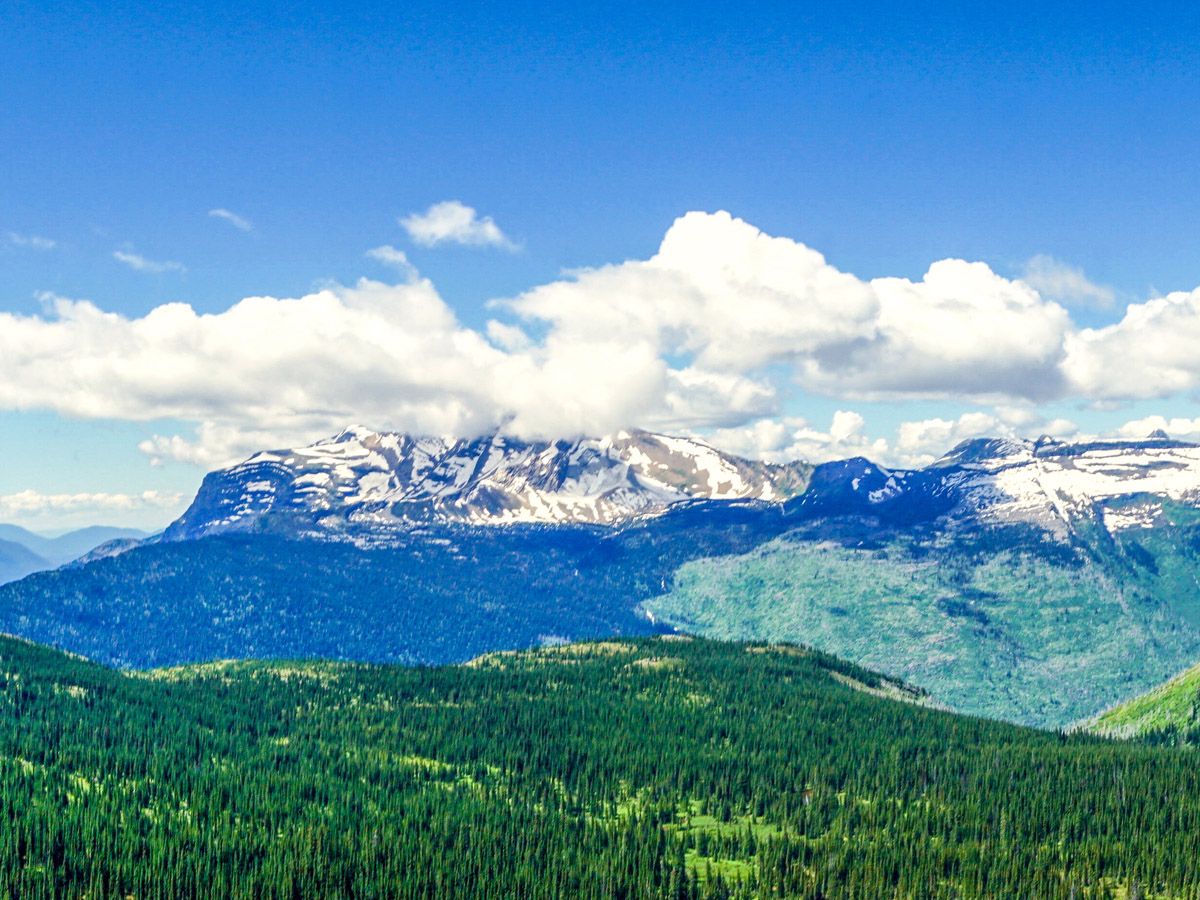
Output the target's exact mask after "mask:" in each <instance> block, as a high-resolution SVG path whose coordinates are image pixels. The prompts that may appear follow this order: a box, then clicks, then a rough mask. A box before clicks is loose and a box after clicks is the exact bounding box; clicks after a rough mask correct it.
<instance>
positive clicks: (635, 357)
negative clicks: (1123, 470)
mask: <svg viewBox="0 0 1200 900" xmlns="http://www.w3.org/2000/svg"><path fill="white" fill-rule="evenodd" d="M846 6H848V5H844V4H806V3H788V4H778V5H776V4H770V3H764V4H756V5H753V6H752V7H747V5H745V4H719V3H688V4H670V3H667V4H662V3H660V4H655V5H647V4H637V5H635V4H590V5H583V4H544V5H541V4H523V3H507V4H466V5H460V6H458V7H447V6H446V5H445V4H433V3H428V4H426V3H420V2H414V3H406V4H394V3H388V4H383V3H369V2H364V3H339V4H331V3H325V4H312V3H288V4H282V3H281V4H271V3H256V2H252V0H251V2H246V3H239V4H232V3H209V4H195V5H186V6H185V5H183V4H170V3H158V4H153V5H151V4H147V3H129V2H105V3H103V4H101V3H98V2H89V3H80V2H70V0H67V2H58V3H54V4H50V3H27V2H22V0H10V2H8V3H5V4H4V5H3V7H2V8H0V111H2V112H3V114H2V115H0V521H11V522H17V523H20V524H23V525H26V526H28V527H32V528H36V529H41V530H44V531H55V530H61V529H64V528H69V527H75V526H79V525H84V524H91V523H97V522H103V523H110V524H124V525H131V526H138V527H145V528H151V529H153V528H158V527H161V526H162V525H164V524H165V523H166V522H168V521H169V520H170V519H171V518H173V517H174V516H175V515H177V514H178V513H179V512H180V511H181V510H182V509H183V508H184V507H185V506H186V504H187V503H188V501H189V500H190V499H191V497H192V495H193V494H194V492H195V490H196V488H197V486H198V484H199V482H200V479H201V478H202V477H203V475H204V473H205V472H206V471H209V470H211V469H213V468H216V467H219V466H222V465H227V464H230V463H232V462H234V461H236V460H238V459H240V458H244V457H245V456H247V455H249V454H250V453H251V452H253V451H255V450H257V449H265V448H268V447H279V446H293V445H296V444H302V443H307V442H310V441H312V440H316V439H318V438H320V437H323V436H327V435H329V434H333V433H336V432H337V431H339V430H340V429H341V428H342V427H344V426H346V425H349V424H364V425H367V426H369V427H373V428H378V429H394V430H408V431H423V432H429V433H438V434H462V435H469V434H479V433H484V432H487V431H491V430H496V429H500V430H504V431H506V432H510V433H514V434H518V435H522V436H527V437H571V436H577V435H581V434H601V433H605V432H608V431H612V430H616V429H619V428H624V427H646V428H653V429H659V430H665V431H671V432H676V433H688V434H694V435H700V436H705V437H707V438H708V439H709V440H711V441H712V442H714V443H715V444H717V445H718V446H721V447H723V448H725V449H728V450H730V451H732V452H738V453H742V454H745V455H752V456H759V457H764V458H771V459H786V458H793V457H804V458H808V459H812V460H814V461H819V460H822V459H829V458H838V457H845V456H851V455H859V454H861V455H867V456H870V457H872V458H875V459H877V460H879V461H881V462H884V463H886V464H890V465H897V466H906V465H921V464H924V463H926V462H928V461H929V460H931V459H933V458H935V457H936V456H938V455H940V454H941V453H942V452H944V451H945V450H948V449H949V448H950V447H951V446H953V445H954V444H955V443H957V442H958V441H959V440H962V439H965V438H968V437H972V436H976V435H980V434H1007V435H1018V436H1037V435H1039V434H1042V433H1048V434H1052V435H1055V436H1058V437H1060V438H1063V439H1067V438H1070V437H1072V436H1090V435H1104V436H1140V435H1142V434H1144V433H1146V432H1148V431H1150V430H1153V429H1154V428H1158V427H1163V428H1165V429H1166V430H1168V431H1169V432H1170V433H1172V434H1173V435H1175V436H1178V437H1182V438H1196V439H1198V440H1200V408H1198V404H1197V387H1198V385H1200V354H1196V353H1195V351H1194V348H1195V347H1197V346H1198V345H1200V344H1198V341H1200V293H1198V292H1197V287H1198V286H1200V253H1198V252H1197V250H1198V247H1200V165H1197V162H1198V160H1197V154H1196V149H1195V148H1196V147H1197V146H1200V140H1198V138H1200V59H1198V57H1200V13H1198V12H1197V11H1196V9H1195V8H1194V7H1191V8H1189V6H1188V5H1185V4H1179V5H1172V4H1144V5H1142V6H1140V7H1137V8H1132V7H1129V6H1128V5H1124V4H1122V5H1118V4H1104V3H1097V4H1091V5H1088V6H1087V7H1086V8H1082V7H1081V6H1080V5H1078V4H1057V3H1038V4H1020V3H1010V4H989V5H984V4H962V5H951V4H936V5H935V4H912V3H907V4H878V3H860V4H855V5H854V8H853V9H847V8H841V7H846Z"/></svg>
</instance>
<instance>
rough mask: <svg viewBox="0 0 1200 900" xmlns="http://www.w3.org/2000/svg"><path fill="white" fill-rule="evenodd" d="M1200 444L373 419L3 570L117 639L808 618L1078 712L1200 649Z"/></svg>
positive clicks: (939, 678)
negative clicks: (877, 446) (903, 446)
mask: <svg viewBox="0 0 1200 900" xmlns="http://www.w3.org/2000/svg"><path fill="white" fill-rule="evenodd" d="M1198 577H1200V447H1197V446H1195V445H1191V444H1186V443H1182V442H1179V441H1173V440H1171V439H1170V438H1168V437H1167V436H1165V435H1162V434H1155V435H1151V436H1149V437H1148V438H1146V439H1145V440H1140V441H1098V442H1091V443H1076V444H1069V443H1060V442H1056V441H1053V440H1050V439H1045V438H1043V439H1041V440H1038V441H1020V440H1007V439H1004V440H1001V439H996V440H973V441H968V442H965V443H963V444H961V445H960V446H958V447H956V448H955V449H954V450H952V451H951V452H950V453H948V454H947V455H946V456H945V457H943V458H942V459H940V460H938V461H937V462H935V463H933V464H932V465H930V466H927V467H925V468H922V469H916V470H891V469H887V468H884V467H881V466H879V465H876V464H874V463H872V462H870V461H868V460H865V459H851V460H844V461H839V462H833V463H827V464H823V465H819V466H816V467H811V466H808V465H805V464H802V463H794V464H790V465H768V464H763V463H755V462H751V461H748V460H743V459H738V458H735V457H731V456H729V455H726V454H723V453H720V452H718V451H716V450H714V449H713V448H711V447H709V446H707V445H705V444H704V443H703V442H700V441H696V440H689V439H681V438H672V437H667V436H663V435H656V434H650V433H647V432H626V433H621V434H618V435H614V436H611V437H607V438H598V439H587V440H578V441H562V442H525V441H519V440H516V439H514V438H510V437H505V436H490V437H485V438H480V439H476V440H471V441H463V440H460V441H448V440H442V439H431V438H414V437H411V436H407V435H402V434H387V433H375V432H371V431H368V430H366V429H361V428H355V429H350V430H347V431H345V432H343V433H342V434H340V435H338V436H337V437H335V438H332V439H330V440H327V441H321V442H318V443H317V444H314V445H312V446H310V447H304V448H296V449H290V450H276V451H269V452H264V453H260V454H257V455H255V456H254V457H252V458H250V459H249V460H247V461H246V462H245V463H242V464H240V465H237V466H234V467H232V468H230V469H226V470H223V471H220V472H215V473H212V474H211V475H209V476H208V477H207V478H206V479H205V480H204V484H203V486H202V487H201V489H200V491H199V494H198V496H197V498H196V500H195V502H194V503H193V504H192V506H191V508H190V509H188V510H187V512H186V513H184V515H183V516H181V517H180V519H179V520H178V521H177V522H175V523H174V524H172V525H171V526H170V527H169V528H167V529H166V531H165V532H163V534H162V535H160V536H157V537H155V538H151V539H148V540H146V541H143V542H140V543H134V544H132V545H130V543H129V542H119V543H118V544H116V545H115V546H109V547H107V548H101V550H99V551H97V552H96V553H94V554H92V555H91V556H90V557H89V558H85V560H83V561H81V562H80V563H78V564H75V565H73V566H69V567H66V568H64V569H61V570H58V571H56V572H51V573H42V574H38V575H33V576H31V577H29V578H26V579H24V580H23V581H21V582H19V583H16V584H12V585H8V586H6V587H3V588H0V628H2V629H3V630H5V631H9V632H12V633H15V634H19V635H22V636H26V637H29V638H32V639H35V640H40V641H45V642H47V643H52V644H54V645H56V646H60V647H62V648H64V649H69V650H73V651H75V652H79V653H82V654H84V655H87V656H90V657H93V658H95V659H98V660H102V661H107V662H111V663H115V664H119V665H126V666H135V667H141V666H154V665H171V664H178V663H187V662H199V661H204V660H208V659H216V658H228V657H243V658H244V657H252V656H255V657H261V656H273V657H279V656H285V657H297V656H302V657H303V656H309V657H311V656H325V657H334V658H344V659H357V660H364V661H380V662H388V661H394V662H425V663H440V662H454V661H460V660H463V659H467V658H470V657H472V656H475V655H478V654H480V653H484V652H487V651H490V650H497V649H515V648H522V647H528V646H534V645H538V644H547V643H556V642H561V641H564V640H577V639H580V638H586V637H598V636H605V635H636V634H648V633H655V632H661V631H675V630H678V631H687V632H694V633H697V634H703V635H708V636H715V637H723V638H738V639H770V640H781V641H783V640H786V641H796V642H804V643H809V644H812V645H814V646H816V647H818V648H820V649H822V650H826V651H828V652H832V653H836V654H838V655H840V656H843V657H846V658H849V659H851V660H854V661H856V662H860V663H862V664H864V665H867V666H869V667H871V668H874V669H877V670H879V671H883V672H885V673H887V674H889V675H892V676H894V677H897V678H901V679H904V680H907V681H911V682H913V683H917V684H920V685H922V686H923V687H925V688H927V689H928V690H930V691H931V693H932V694H933V696H934V698H935V699H936V700H937V701H938V702H940V703H943V704H945V705H947V706H949V707H951V708H954V709H958V710H962V711H966V712H973V713H983V714H987V715H991V716H996V717H1001V718H1008V719H1013V720H1017V721H1022V722H1027V723H1031V724H1042V725H1067V724H1070V723H1073V722H1076V721H1081V720H1084V719H1086V718H1088V717H1090V716H1093V715H1095V714H1097V713H1099V712H1100V711H1101V710H1103V709H1105V708H1107V707H1109V706H1111V705H1113V704H1114V703H1117V702H1119V701H1120V700H1123V699H1126V698H1128V697H1131V696H1134V695H1136V694H1138V693H1140V692H1142V691H1144V690H1147V689H1149V688H1151V687H1153V686H1154V685H1155V684H1157V683H1159V682H1161V681H1163V680H1165V679H1166V678H1168V677H1170V676H1171V675H1173V674H1174V673H1175V672H1178V671H1179V670H1181V669H1182V668H1185V667H1186V666H1188V665H1190V664H1192V663H1194V662H1195V661H1196V660H1198V659H1200V600H1198V599H1197V590H1196V586H1197V578H1198Z"/></svg>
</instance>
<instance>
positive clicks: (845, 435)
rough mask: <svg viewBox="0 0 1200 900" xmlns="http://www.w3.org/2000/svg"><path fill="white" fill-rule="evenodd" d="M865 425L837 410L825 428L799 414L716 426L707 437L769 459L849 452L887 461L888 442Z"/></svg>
mask: <svg viewBox="0 0 1200 900" xmlns="http://www.w3.org/2000/svg"><path fill="white" fill-rule="evenodd" d="M865 428H866V421H865V420H864V419H863V417H862V416H861V415H859V414H858V413H856V412H853V411H851V410H838V411H837V412H835V413H834V414H833V418H832V420H831V421H830V423H829V427H828V428H827V429H826V430H824V431H822V430H821V429H820V428H818V427H815V426H813V425H810V424H809V423H808V422H807V421H806V420H805V419H801V418H796V417H785V418H781V419H771V418H762V419H758V420H756V421H754V422H750V423H749V424H747V425H743V426H740V427H736V428H722V429H718V430H717V431H714V432H713V433H712V434H711V435H710V436H709V438H708V440H710V441H711V442H712V444H713V445H714V446H716V447H720V448H722V449H724V450H727V451H729V452H730V453H736V454H738V455H740V456H747V457H751V458H753V459H765V460H767V461H768V462H788V461H789V460H793V459H803V460H807V461H808V462H812V463H821V462H827V461H829V460H831V459H846V458H847V457H851V456H867V457H870V458H871V459H875V460H881V461H883V462H887V461H888V459H889V456H890V451H889V447H888V442H887V441H886V440H885V439H883V438H875V439H872V438H869V437H867V436H866V434H865Z"/></svg>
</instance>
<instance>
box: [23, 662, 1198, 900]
mask: <svg viewBox="0 0 1200 900" xmlns="http://www.w3.org/2000/svg"><path fill="white" fill-rule="evenodd" d="M0 671H2V672H3V675H2V676H0V796H3V797H4V798H5V808H6V810H7V811H8V814H7V815H6V816H5V817H4V818H3V820H2V821H0V883H2V884H4V886H5V888H6V889H7V890H8V891H9V892H10V893H11V894H12V895H13V896H21V897H25V896H106V897H107V896H128V895H134V896H171V897H196V898H208V897H214V898H215V897H222V898H223V897H255V898H264V900H273V898H294V897H298V896H299V897H333V896H387V897H396V898H401V900H404V898H410V897H411V898H416V897H430V896H453V897H464V898H474V897H487V898H496V897H505V896H521V897H530V898H543V897H544V898H552V897H553V898H561V897H575V898H597V900H599V898H602V897H603V898H611V897H629V898H632V897H639V898H640V897H646V898H664V900H665V898H674V897H680V896H686V897H691V898H697V900H699V898H719V897H729V896H731V895H733V896H741V897H778V896H791V897H818V896H819V897H825V898H829V900H838V898H849V897H889V896H900V897H917V896H919V897H931V898H950V897H959V898H984V897H987V898H991V897H1008V896H1037V897H1046V898H1059V897H1061V898H1064V900H1065V898H1068V897H1087V896H1113V895H1125V896H1137V895H1143V896H1190V895H1191V894H1192V893H1193V892H1194V891H1193V888H1194V886H1195V885H1196V884H1198V883H1200V857H1197V855H1196V854H1195V853H1194V852H1192V850H1193V849H1194V841H1195V822H1196V821H1198V820H1200V766H1197V765H1196V763H1197V756H1196V754H1195V752H1193V751H1188V750H1183V751H1180V750H1174V749H1171V750H1167V749H1157V750H1156V749H1153V748H1147V747H1142V746H1137V745H1122V744H1118V743H1114V742H1109V741H1103V740H1098V739H1096V738H1092V737H1088V736H1083V735H1076V736H1063V735H1057V734H1047V733H1042V732H1037V731H1032V730H1029V729H1024V728H1018V727H1014V726H1010V725H1004V724H1001V723H996V722H988V721H984V720H979V719H970V718H961V717H958V716H954V715H951V714H947V713H943V712H938V711H936V710H931V709H926V708H922V707H920V706H918V705H914V704H912V703H897V702H895V701H893V700H888V699H883V698H881V697H879V696H874V695H873V693H874V694H877V693H879V692H880V691H882V690H891V691H893V692H897V693H900V694H902V695H904V696H906V697H908V698H909V699H919V694H916V693H914V692H913V691H911V690H908V689H904V688H902V687H897V686H894V685H889V684H888V683H887V682H886V681H884V680H883V679H881V678H880V677H879V676H878V675H875V674H874V673H871V672H868V671H865V670H862V669H860V668H858V667H855V666H852V665H849V664H847V663H844V662H841V661H839V660H837V659H834V658H832V657H828V656H825V655H823V654H817V653H813V652H811V651H807V650H805V649H803V648H799V647H795V646H765V645H761V644H757V645H720V644H712V643H709V642H705V641H699V640H665V639H656V640H641V641H608V642H603V643H598V644H584V645H571V646H565V647H557V648H552V649H547V650H543V651H539V652H536V653H529V654H497V655H491V656H487V657H484V658H481V659H479V660H476V661H475V662H474V663H472V664H470V665H467V666H460V667H451V668H439V669H422V668H394V667H376V666H361V665H346V664H332V663H322V662H307V663H297V662H287V663H273V664H272V663H256V662H241V663H220V664H213V665H208V666H199V667H191V668H184V669H173V670H167V671H159V672H154V673H150V674H149V675H141V676H131V675H126V674H121V673H118V672H114V671H111V670H107V669H103V668H101V667H99V666H96V665H93V664H90V663H86V662H83V661H80V660H78V659H74V658H69V657H66V656H63V655H61V654H57V653H54V652H51V651H48V650H46V649H45V648H41V647H37V646H33V645H29V644H25V643H22V642H18V641H13V640H9V639H0ZM1114 784H1119V785H1120V786H1121V790H1119V791H1118V790H1114V789H1113V785H1114ZM1164 797H1170V798H1171V801H1170V802H1163V799H1162V798H1164ZM1114 834H1120V839H1119V840H1117V839H1114V837H1113V835H1114Z"/></svg>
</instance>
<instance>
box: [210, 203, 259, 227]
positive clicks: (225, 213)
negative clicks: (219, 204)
mask: <svg viewBox="0 0 1200 900" xmlns="http://www.w3.org/2000/svg"><path fill="white" fill-rule="evenodd" d="M208 215H209V217H210V218H213V219H221V220H222V221H225V222H228V223H229V224H230V225H232V226H233V227H234V228H236V229H237V230H238V231H247V232H249V231H253V230H254V226H253V225H252V224H251V223H250V220H249V219H246V218H243V217H242V216H239V215H238V214H237V213H235V212H232V211H231V210H228V209H221V208H217V209H210V210H209V211H208Z"/></svg>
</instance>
